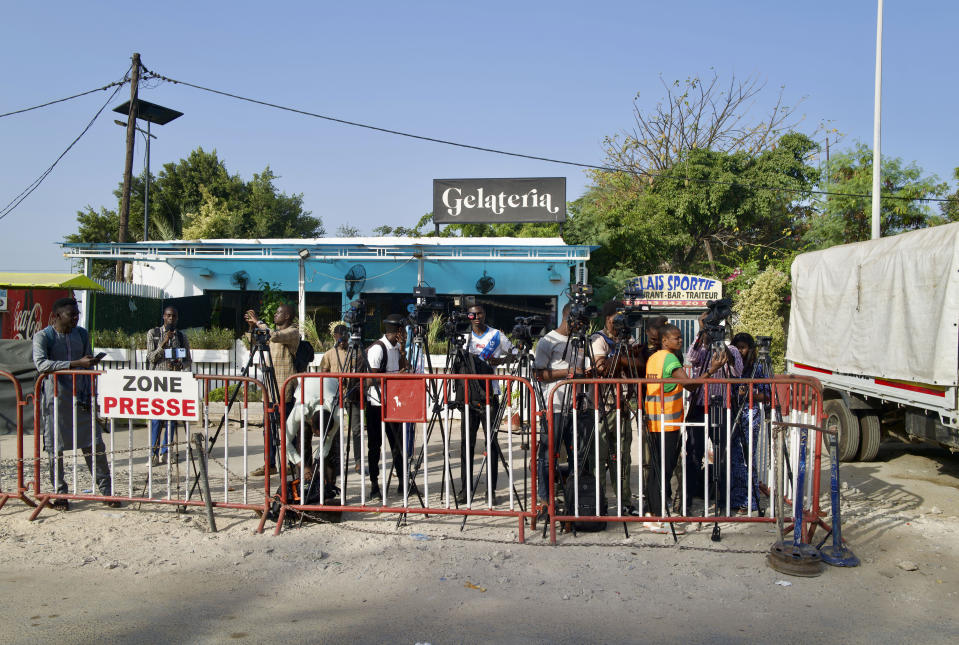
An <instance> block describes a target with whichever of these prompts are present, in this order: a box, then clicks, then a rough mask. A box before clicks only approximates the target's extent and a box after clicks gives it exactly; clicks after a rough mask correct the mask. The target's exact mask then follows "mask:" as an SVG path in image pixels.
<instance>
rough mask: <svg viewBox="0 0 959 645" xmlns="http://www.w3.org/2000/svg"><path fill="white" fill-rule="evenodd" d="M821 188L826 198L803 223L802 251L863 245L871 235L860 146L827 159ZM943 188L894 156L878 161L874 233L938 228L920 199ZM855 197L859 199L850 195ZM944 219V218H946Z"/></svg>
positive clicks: (867, 160) (867, 178)
mask: <svg viewBox="0 0 959 645" xmlns="http://www.w3.org/2000/svg"><path fill="white" fill-rule="evenodd" d="M821 187H822V189H823V190H824V191H827V192H830V193H842V194H834V195H823V196H821V197H819V198H818V199H817V203H816V211H818V214H816V215H811V216H810V217H809V219H808V221H807V230H806V232H805V234H804V241H805V243H806V248H808V249H817V248H826V247H829V246H833V245H835V244H844V243H847V242H861V241H863V240H868V239H869V237H870V236H871V233H872V197H871V195H872V150H871V149H870V148H869V147H868V146H866V145H865V144H863V143H859V144H857V145H856V146H855V147H854V148H853V149H852V150H850V151H848V152H844V153H840V154H837V155H836V156H835V157H833V158H832V159H830V161H829V163H828V164H827V165H826V167H825V170H824V171H823V177H822V184H821ZM946 190H947V185H946V184H945V183H942V182H940V181H939V180H938V179H937V178H936V177H935V176H927V175H924V173H923V171H922V169H921V168H920V167H919V166H918V165H916V164H915V163H911V164H906V163H904V162H903V160H902V159H900V158H898V157H883V160H882V182H881V184H880V193H881V195H882V197H883V198H884V199H883V200H882V211H881V213H880V231H881V233H882V235H883V236H886V235H895V234H897V233H902V232H904V231H911V230H914V229H917V228H923V227H926V226H931V225H935V224H939V223H942V221H943V220H942V219H941V218H940V217H939V216H938V215H937V214H936V213H935V212H934V211H933V209H932V208H931V207H929V206H928V205H926V204H924V203H923V202H921V201H917V200H921V199H924V198H928V197H938V196H941V195H943V194H945V192H946ZM852 195H860V196H852ZM947 218H948V215H947Z"/></svg>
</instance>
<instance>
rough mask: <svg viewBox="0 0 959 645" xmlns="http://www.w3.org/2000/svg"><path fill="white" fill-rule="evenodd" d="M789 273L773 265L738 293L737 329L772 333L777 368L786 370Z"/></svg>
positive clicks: (755, 334)
mask: <svg viewBox="0 0 959 645" xmlns="http://www.w3.org/2000/svg"><path fill="white" fill-rule="evenodd" d="M788 296H789V276H788V275H786V274H785V273H783V272H782V271H780V270H779V269H778V268H776V267H769V268H767V269H766V270H765V271H763V272H762V273H760V274H759V275H758V276H756V277H755V278H754V279H752V280H750V281H749V283H748V284H746V285H744V288H743V289H741V290H738V292H737V293H735V295H734V301H735V310H736V314H737V318H738V320H737V323H736V326H735V327H736V329H735V331H736V332H737V333H738V332H747V333H749V334H752V336H753V337H754V338H755V337H756V336H771V337H772V345H771V347H770V352H769V353H770V357H771V358H772V363H773V369H774V370H775V371H777V372H782V371H783V369H784V368H785V363H786V312H787V311H788V308H789V306H788V301H787V297H788Z"/></svg>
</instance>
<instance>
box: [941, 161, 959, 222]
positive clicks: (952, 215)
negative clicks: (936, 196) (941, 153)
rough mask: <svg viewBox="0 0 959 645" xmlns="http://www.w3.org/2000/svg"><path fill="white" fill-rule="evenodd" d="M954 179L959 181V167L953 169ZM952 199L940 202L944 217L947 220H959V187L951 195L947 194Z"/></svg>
mask: <svg viewBox="0 0 959 645" xmlns="http://www.w3.org/2000/svg"><path fill="white" fill-rule="evenodd" d="M952 177H953V179H955V180H957V181H959V168H956V169H955V170H953V171H952ZM947 197H949V199H950V201H948V202H942V203H940V204H939V209H940V211H941V213H942V218H943V219H944V220H945V221H947V222H959V188H956V192H954V193H952V194H951V195H947Z"/></svg>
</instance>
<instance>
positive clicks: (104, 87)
mask: <svg viewBox="0 0 959 645" xmlns="http://www.w3.org/2000/svg"><path fill="white" fill-rule="evenodd" d="M127 80H128V79H126V78H124V79H123V80H122V81H114V82H113V83H110V84H109V85H104V86H103V87H96V88H94V89H92V90H87V91H86V92H80V93H79V94H74V95H73V96H68V97H66V98H62V99H57V100H55V101H47V102H46V103H41V104H40V105H34V106H33V107H28V108H23V109H21V110H14V111H13V112H6V113H4V114H0V119H2V118H3V117H5V116H13V115H15V114H23V113H24V112H30V111H31V110H39V109H40V108H45V107H47V106H48V105H55V104H57V103H63V102H64V101H70V100H72V99H77V98H80V97H81V96H86V95H87V94H93V93H94V92H102V91H104V90H108V89H110V88H111V87H114V86H116V85H120V86H122V85H123V84H124V83H126V82H127Z"/></svg>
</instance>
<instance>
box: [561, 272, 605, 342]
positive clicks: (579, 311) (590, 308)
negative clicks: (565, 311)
mask: <svg viewBox="0 0 959 645" xmlns="http://www.w3.org/2000/svg"><path fill="white" fill-rule="evenodd" d="M569 297H570V300H572V304H571V305H570V307H569V318H568V320H569V330H570V331H571V332H573V333H575V332H579V331H586V330H587V329H588V328H589V321H590V320H593V319H594V318H596V316H598V315H599V309H597V308H596V305H591V304H589V301H590V300H591V299H592V297H593V286H592V285H589V284H582V283H577V284H574V285H572V286H570V288H569Z"/></svg>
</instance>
